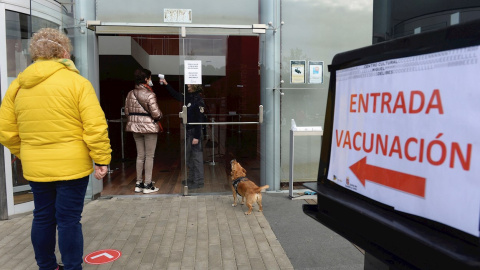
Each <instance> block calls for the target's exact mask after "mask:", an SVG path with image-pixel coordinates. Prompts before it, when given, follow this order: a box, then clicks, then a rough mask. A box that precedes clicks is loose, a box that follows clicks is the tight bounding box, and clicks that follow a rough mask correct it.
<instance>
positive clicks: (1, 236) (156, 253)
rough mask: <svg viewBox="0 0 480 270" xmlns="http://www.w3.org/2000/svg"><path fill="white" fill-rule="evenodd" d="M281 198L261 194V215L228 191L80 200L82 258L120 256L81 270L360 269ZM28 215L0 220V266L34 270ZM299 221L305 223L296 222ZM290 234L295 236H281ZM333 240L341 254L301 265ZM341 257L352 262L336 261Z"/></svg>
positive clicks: (359, 259)
mask: <svg viewBox="0 0 480 270" xmlns="http://www.w3.org/2000/svg"><path fill="white" fill-rule="evenodd" d="M286 196H287V195H286V194H280V195H279V194H268V193H267V194H265V195H264V203H263V204H264V211H265V215H264V213H261V212H258V211H257V210H258V207H254V212H253V213H252V215H249V216H246V215H244V212H245V211H246V207H245V206H240V205H239V206H237V207H232V206H231V205H232V196H231V195H200V196H176V195H148V196H118V197H105V198H103V197H101V198H100V199H99V200H95V201H91V202H89V203H87V204H86V205H85V209H84V213H83V218H82V224H83V232H84V237H85V248H84V255H87V254H89V253H91V252H93V251H96V250H102V249H116V250H120V251H121V252H122V256H121V257H120V258H119V259H118V260H116V261H114V262H110V263H107V264H103V265H91V264H84V269H115V270H116V269H132V270H133V269H142V270H143V269H255V270H256V269H363V255H362V254H361V253H360V252H359V251H358V250H357V249H355V248H354V247H353V245H351V244H349V243H348V242H347V241H346V240H344V239H343V238H341V237H340V236H338V235H336V234H335V233H333V232H331V231H330V230H328V229H326V228H322V229H321V230H322V231H323V232H322V233H321V234H319V235H318V233H317V231H315V230H316V229H313V230H314V231H313V233H314V234H316V235H318V237H323V238H325V237H326V238H327V239H320V240H322V241H319V242H318V243H316V244H315V245H314V246H311V247H309V246H308V245H305V241H307V240H308V236H306V235H307V234H306V231H305V230H306V229H312V228H321V227H319V226H322V225H321V224H319V223H317V222H315V221H313V220H311V219H310V218H309V217H307V216H306V215H305V214H303V212H302V210H301V202H299V201H291V200H289V199H288V198H286ZM284 199H285V200H284ZM279 201H281V204H285V205H284V206H283V209H285V211H288V212H287V213H290V214H294V215H295V216H296V217H295V216H291V215H290V218H293V220H283V221H282V219H284V218H286V217H287V215H286V213H285V212H282V211H277V210H276V209H277V208H278V207H277V206H278V204H279ZM298 205H300V208H298ZM280 207H281V206H280ZM289 207H290V208H289ZM278 215H280V217H279V216H278ZM32 218H33V217H32V214H31V213H30V214H25V215H21V216H17V217H14V218H12V219H10V220H6V221H0V269H2V270H3V269H4V270H13V269H14V270H21V269H38V267H37V266H36V263H35V259H34V254H33V248H32V246H31V243H30V229H31V222H32ZM303 218H305V220H304V221H302V219H303ZM309 219H310V220H309ZM270 220H271V221H270ZM307 220H308V221H307ZM286 221H292V222H293V223H289V222H286ZM298 222H300V223H301V224H305V223H306V224H307V227H305V226H303V225H302V227H298V226H299V225H298V224H299V223H298ZM270 224H273V225H272V226H271V225H270ZM275 230H277V231H278V232H276V231H275ZM295 231H298V233H295V239H292V238H289V237H287V236H288V235H290V234H291V232H295ZM279 233H280V234H282V235H278V234H279ZM302 235H305V236H306V239H307V240H306V239H302V238H301V237H302ZM332 244H333V248H334V249H335V250H336V251H339V250H340V251H341V252H340V254H336V252H335V250H331V252H330V253H328V254H329V255H327V257H332V256H333V257H334V258H330V259H328V258H326V257H325V256H324V257H323V261H315V260H312V259H308V262H309V263H308V264H305V263H303V264H302V261H305V260H306V259H305V258H307V257H310V256H315V254H316V253H315V252H316V251H313V252H309V253H306V254H303V255H299V253H297V252H295V251H299V250H301V248H300V247H298V246H299V245H303V246H305V247H308V248H311V249H312V248H313V249H315V250H318V252H322V253H324V252H325V250H329V247H332ZM285 250H288V252H290V254H289V253H288V252H287V253H286V252H285ZM352 256H353V257H352ZM57 257H58V259H59V260H60V256H59V254H58V256H57ZM315 257H318V256H315ZM346 257H349V258H353V259H349V260H347V261H348V263H347V264H342V263H339V262H341V261H342V258H343V261H345V260H344V259H345V258H346ZM296 258H300V260H299V261H297V260H296ZM292 261H294V262H295V263H294V264H292ZM321 264H323V265H321ZM294 265H295V267H294ZM360 265H362V268H360ZM346 266H348V268H342V267H346Z"/></svg>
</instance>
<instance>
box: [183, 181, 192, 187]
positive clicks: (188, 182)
mask: <svg viewBox="0 0 480 270" xmlns="http://www.w3.org/2000/svg"><path fill="white" fill-rule="evenodd" d="M182 185H184V186H190V185H193V182H191V181H187V180H183V181H182Z"/></svg>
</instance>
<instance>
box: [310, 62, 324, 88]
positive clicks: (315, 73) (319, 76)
mask: <svg viewBox="0 0 480 270" xmlns="http://www.w3.org/2000/svg"><path fill="white" fill-rule="evenodd" d="M308 68H309V71H310V72H309V76H308V83H310V84H319V83H323V62H322V61H308Z"/></svg>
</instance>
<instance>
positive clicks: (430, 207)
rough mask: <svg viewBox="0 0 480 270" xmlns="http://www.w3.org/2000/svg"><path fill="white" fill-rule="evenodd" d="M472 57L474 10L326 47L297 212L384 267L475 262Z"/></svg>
mask: <svg viewBox="0 0 480 270" xmlns="http://www.w3.org/2000/svg"><path fill="white" fill-rule="evenodd" d="M479 59H480V20H477V21H472V22H469V23H463V24H459V25H455V26H450V27H447V28H444V29H440V30H436V31H429V32H425V33H421V34H418V35H411V36H406V37H403V38H398V39H395V40H391V41H388V42H382V43H378V44H374V45H371V46H367V47H364V48H359V49H355V50H351V51H348V52H343V53H339V54H337V55H335V57H334V58H333V60H332V63H331V64H330V65H328V71H329V72H330V82H329V90H328V99H327V108H326V113H325V124H324V133H323V140H322V149H321V153H320V163H319V173H318V181H317V182H316V183H306V184H304V186H306V187H307V188H309V189H312V190H314V191H316V192H317V205H315V206H314V207H312V206H310V205H304V206H303V210H304V213H306V214H307V215H309V216H310V217H312V218H314V219H315V220H317V221H319V222H321V223H322V224H324V225H326V226H328V227H329V228H331V229H332V230H334V231H336V232H337V233H339V234H341V235H342V236H343V237H345V238H346V239H348V240H349V241H351V242H353V243H355V244H356V245H358V246H359V247H361V248H362V249H364V250H365V252H366V254H367V253H368V254H370V255H373V256H374V257H375V258H377V259H379V260H381V261H382V262H383V263H385V264H386V265H388V266H389V267H390V266H391V267H392V269H397V268H396V267H400V266H402V265H409V266H411V267H412V268H413V269H417V268H418V269H480V242H479V240H480V238H479V236H480V234H479V230H480V228H479V227H480V181H479V177H478V176H479V175H480V166H478V164H480V136H478V134H480V121H479V120H478V119H480V106H479V105H478V104H477V103H478V101H479V100H480V86H479V85H480V84H479V83H478V77H479V75H478V74H480V73H479V71H480V61H479ZM407 269H410V268H407Z"/></svg>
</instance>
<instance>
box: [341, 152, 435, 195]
mask: <svg viewBox="0 0 480 270" xmlns="http://www.w3.org/2000/svg"><path fill="white" fill-rule="evenodd" d="M350 170H351V171H352V172H353V173H354V174H355V176H356V177H357V178H358V180H360V182H362V185H363V186H365V180H368V181H372V182H375V183H378V184H380V185H384V186H387V187H391V188H394V189H398V190H401V191H405V192H407V193H411V194H414V195H418V196H420V197H425V182H426V179H425V178H423V177H418V176H415V175H411V174H406V173H402V172H397V171H392V170H389V169H385V168H381V167H377V166H373V165H368V164H367V157H364V158H362V159H361V160H359V161H358V162H357V163H355V164H353V165H352V166H350Z"/></svg>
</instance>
